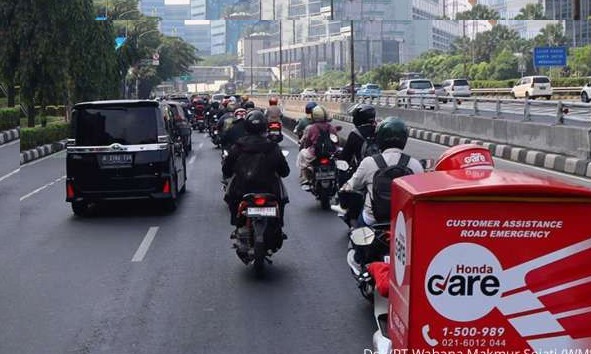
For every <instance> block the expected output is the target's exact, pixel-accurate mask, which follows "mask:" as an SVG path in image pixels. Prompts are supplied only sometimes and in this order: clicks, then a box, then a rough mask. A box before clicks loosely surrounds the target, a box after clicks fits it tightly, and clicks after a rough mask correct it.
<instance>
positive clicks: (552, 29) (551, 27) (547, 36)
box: [534, 23, 568, 47]
mask: <svg viewBox="0 0 591 354" xmlns="http://www.w3.org/2000/svg"><path fill="white" fill-rule="evenodd" d="M567 42H568V40H567V38H566V36H565V35H564V27H562V24H561V23H557V24H548V25H546V27H544V28H542V29H541V30H540V33H539V34H538V35H537V36H536V37H535V38H534V44H535V46H536V47H541V46H551V47H555V46H563V45H566V44H567Z"/></svg>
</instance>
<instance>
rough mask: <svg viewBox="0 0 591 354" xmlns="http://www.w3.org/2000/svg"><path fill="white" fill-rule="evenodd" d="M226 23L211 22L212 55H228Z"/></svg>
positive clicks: (219, 21) (221, 21) (222, 21)
mask: <svg viewBox="0 0 591 354" xmlns="http://www.w3.org/2000/svg"><path fill="white" fill-rule="evenodd" d="M226 42H227V41H226V21H225V20H212V21H211V55H219V54H224V53H226Z"/></svg>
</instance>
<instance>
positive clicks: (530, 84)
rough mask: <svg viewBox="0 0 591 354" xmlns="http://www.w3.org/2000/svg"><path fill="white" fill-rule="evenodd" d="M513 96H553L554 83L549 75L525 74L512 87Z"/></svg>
mask: <svg viewBox="0 0 591 354" xmlns="http://www.w3.org/2000/svg"><path fill="white" fill-rule="evenodd" d="M511 95H512V96H513V98H531V99H536V98H537V97H546V99H547V100H549V99H550V98H552V83H551V82H550V78H548V76H525V77H522V78H521V80H519V81H517V83H516V84H515V86H513V88H512V89H511Z"/></svg>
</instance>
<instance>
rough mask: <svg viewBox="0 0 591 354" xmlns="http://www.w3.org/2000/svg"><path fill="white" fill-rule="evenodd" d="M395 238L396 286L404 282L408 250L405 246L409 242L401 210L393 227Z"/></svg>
mask: <svg viewBox="0 0 591 354" xmlns="http://www.w3.org/2000/svg"><path fill="white" fill-rule="evenodd" d="M394 233H395V234H396V235H395V238H394V242H395V244H394V247H395V249H394V255H395V256H396V259H394V273H395V275H396V284H398V286H402V283H403V282H404V275H405V274H406V265H407V264H408V261H409V259H408V254H409V253H408V251H407V247H408V244H409V242H408V241H407V235H406V220H405V219H404V214H402V212H401V211H399V212H398V215H397V216H396V227H395V228H394Z"/></svg>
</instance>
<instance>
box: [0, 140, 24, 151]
mask: <svg viewBox="0 0 591 354" xmlns="http://www.w3.org/2000/svg"><path fill="white" fill-rule="evenodd" d="M20 142H21V139H16V140H14V141H11V142H9V143H6V144H2V145H0V149H2V148H5V147H7V146H12V145H14V144H18V143H20Z"/></svg>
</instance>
